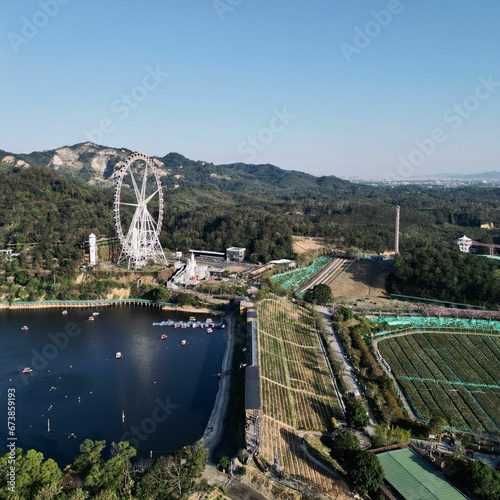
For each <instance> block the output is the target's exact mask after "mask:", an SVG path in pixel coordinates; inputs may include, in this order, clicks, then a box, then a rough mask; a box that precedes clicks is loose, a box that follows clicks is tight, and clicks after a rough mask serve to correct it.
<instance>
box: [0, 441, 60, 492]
mask: <svg viewBox="0 0 500 500" xmlns="http://www.w3.org/2000/svg"><path fill="white" fill-rule="evenodd" d="M9 470H10V464H9V453H7V454H5V455H3V456H2V457H0V483H1V486H0V497H1V498H16V499H17V498H19V499H24V498H35V497H36V495H37V494H39V493H40V495H41V496H39V498H40V499H43V498H48V497H47V494H48V492H50V491H59V490H60V487H61V484H62V479H63V474H62V472H61V470H60V469H59V467H58V466H57V464H56V463H55V462H54V460H52V459H51V458H49V459H47V460H44V458H43V454H42V453H40V452H38V451H36V450H28V451H27V452H24V451H23V450H22V449H21V448H16V487H15V496H12V495H11V492H10V491H9V489H8V487H9V484H8V480H9V479H8V476H7V472H8V471H9ZM44 495H45V496H44Z"/></svg>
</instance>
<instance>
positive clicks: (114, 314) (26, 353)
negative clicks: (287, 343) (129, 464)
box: [0, 306, 226, 466]
mask: <svg viewBox="0 0 500 500" xmlns="http://www.w3.org/2000/svg"><path fill="white" fill-rule="evenodd" d="M92 312H93V310H91V309H68V314H67V315H63V314H61V310H60V309H41V310H22V311H18V310H13V311H9V310H0V416H1V417H2V418H1V419H0V442H1V443H4V444H6V443H7V395H8V389H10V388H14V389H15V396H16V399H15V401H16V430H15V434H16V436H17V438H18V441H17V445H18V446H19V447H21V448H23V449H29V448H35V449H36V450H38V451H41V452H42V453H43V454H44V456H45V457H46V458H48V457H50V458H54V459H55V460H56V461H57V462H58V464H59V465H60V466H64V465H66V464H69V463H71V462H72V460H73V458H74V457H75V455H76V454H78V452H79V450H78V447H79V445H80V444H81V443H82V442H83V441H84V439H87V438H89V439H99V440H102V439H105V440H106V441H107V443H108V445H109V444H110V443H111V442H112V441H115V442H117V441H120V440H128V441H130V442H131V443H132V444H133V445H134V446H135V447H137V448H138V457H143V458H146V457H149V455H150V453H151V452H152V456H153V457H157V456H159V455H160V454H166V453H169V452H171V451H174V450H178V449H180V448H181V447H182V446H184V445H187V444H192V443H194V442H195V441H196V440H197V439H199V438H200V437H201V436H202V435H203V432H204V430H205V426H206V424H207V422H208V419H209V417H210V414H211V412H212V408H213V405H214V401H215V397H216V394H217V391H218V386H219V379H218V378H217V377H216V376H213V375H214V374H217V373H218V372H220V371H221V365H222V359H223V356H224V350H225V345H226V341H225V330H223V329H214V331H213V333H212V334H207V333H206V331H204V330H202V329H200V328H196V329H195V328H186V329H180V328H177V329H175V328H173V327H158V326H152V323H153V322H159V321H162V320H167V319H173V320H185V321H187V319H188V316H190V314H183V313H182V314H177V313H172V312H171V311H162V310H160V309H156V308H144V307H135V306H120V307H102V308H100V309H97V310H96V312H99V314H98V315H96V316H92ZM195 316H196V318H197V319H198V320H202V321H205V319H206V318H207V316H206V314H205V315H199V314H197V315H195ZM89 317H93V318H94V321H89ZM214 319H216V318H214ZM24 325H26V326H28V327H29V330H27V331H23V330H22V329H21V328H22V326H24ZM162 334H166V335H167V338H166V339H165V340H160V336H161V335H162ZM183 339H184V340H186V345H184V346H183V345H181V341H182V340H183ZM117 351H120V352H121V353H122V355H123V357H122V358H121V359H116V357H115V353H116V352H117ZM23 367H31V368H32V369H33V372H32V373H31V374H22V373H21V371H22V369H23ZM122 420H124V421H122ZM48 421H50V432H48ZM75 436H76V437H75ZM6 451H7V449H6V448H4V451H2V452H1V453H2V454H4V453H5V452H6ZM106 458H107V457H106Z"/></svg>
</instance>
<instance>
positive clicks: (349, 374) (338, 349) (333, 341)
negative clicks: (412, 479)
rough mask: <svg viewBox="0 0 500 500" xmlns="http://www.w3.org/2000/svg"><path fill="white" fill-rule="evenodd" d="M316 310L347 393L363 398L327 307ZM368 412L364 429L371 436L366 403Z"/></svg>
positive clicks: (370, 416) (373, 430)
mask: <svg viewBox="0 0 500 500" xmlns="http://www.w3.org/2000/svg"><path fill="white" fill-rule="evenodd" d="M316 310H317V311H318V312H319V313H320V314H321V315H322V316H323V322H324V324H325V328H326V332H327V334H328V339H329V341H330V346H331V348H332V350H333V352H334V354H335V355H336V357H337V359H338V360H340V361H341V362H342V364H343V367H344V368H343V379H344V383H345V385H346V387H347V391H348V392H354V393H355V394H359V395H360V396H362V397H364V390H363V388H362V387H361V385H360V383H359V381H358V379H357V377H356V374H355V371H354V367H353V366H352V364H351V361H350V359H349V358H348V357H347V355H346V353H345V351H344V348H343V346H342V344H341V343H340V339H339V338H338V334H337V332H335V331H334V329H333V326H332V322H331V319H330V317H331V314H330V311H329V310H328V308H327V307H323V306H316ZM366 404H367V407H368V412H369V419H370V424H369V425H368V427H366V429H365V430H366V431H367V432H368V434H370V435H373V434H374V432H375V425H376V423H377V422H376V420H375V416H374V414H373V411H372V408H371V407H370V405H369V404H368V402H367V403H366Z"/></svg>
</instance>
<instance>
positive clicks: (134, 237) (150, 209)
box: [114, 153, 167, 269]
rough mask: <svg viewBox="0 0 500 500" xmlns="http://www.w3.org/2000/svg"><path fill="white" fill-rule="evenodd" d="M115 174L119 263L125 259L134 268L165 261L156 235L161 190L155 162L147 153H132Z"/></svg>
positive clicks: (159, 227) (161, 201) (158, 233)
mask: <svg viewBox="0 0 500 500" xmlns="http://www.w3.org/2000/svg"><path fill="white" fill-rule="evenodd" d="M115 176H116V177H117V181H116V189H115V203H114V212H115V228H116V233H117V235H118V239H119V240H120V245H121V247H122V250H121V254H120V258H119V259H118V263H120V262H123V261H127V263H128V267H129V268H131V267H132V268H135V269H140V268H141V267H143V266H145V265H146V264H147V263H148V262H149V261H154V262H160V263H165V264H166V263H167V259H166V257H165V254H164V252H163V249H162V247H161V244H160V239H159V235H160V231H161V225H162V221H163V192H162V188H161V182H160V177H159V176H158V172H157V171H156V168H155V166H154V163H153V162H152V160H151V159H150V158H149V157H147V156H146V155H144V154H142V153H135V154H133V155H131V156H129V157H128V159H127V161H126V162H125V163H124V164H123V165H122V166H121V167H120V169H119V170H117V171H116V173H115ZM124 187H128V188H130V190H127V189H123V188H124ZM134 198H135V200H134ZM153 214H154V215H153ZM127 226H128V230H127V229H126V227H127Z"/></svg>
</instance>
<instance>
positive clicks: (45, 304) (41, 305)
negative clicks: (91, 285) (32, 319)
mask: <svg viewBox="0 0 500 500" xmlns="http://www.w3.org/2000/svg"><path fill="white" fill-rule="evenodd" d="M131 305H133V306H141V307H156V308H159V309H161V308H163V307H165V306H171V307H172V306H175V304H172V303H171V302H155V301H153V300H147V299H96V300H39V301H36V302H24V301H17V300H16V301H9V302H0V309H50V308H62V309H68V308H70V307H79V308H86V307H89V308H97V307H110V306H131Z"/></svg>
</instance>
